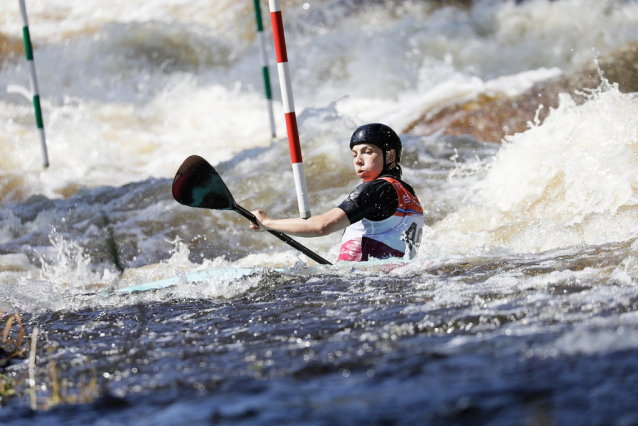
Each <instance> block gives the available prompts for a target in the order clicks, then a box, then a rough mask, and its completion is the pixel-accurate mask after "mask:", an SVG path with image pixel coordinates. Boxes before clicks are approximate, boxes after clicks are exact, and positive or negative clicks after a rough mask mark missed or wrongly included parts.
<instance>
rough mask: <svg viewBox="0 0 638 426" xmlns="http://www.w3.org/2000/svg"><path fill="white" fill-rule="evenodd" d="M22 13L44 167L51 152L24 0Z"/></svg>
mask: <svg viewBox="0 0 638 426" xmlns="http://www.w3.org/2000/svg"><path fill="white" fill-rule="evenodd" d="M20 13H21V14H22V35H23V37H24V53H25V54H26V56H27V62H28V63H29V70H30V71H31V74H30V77H31V94H32V95H33V107H34V108H35V122H36V124H37V125H38V131H39V132H40V142H41V144H42V155H43V157H44V167H45V168H46V167H49V154H48V153H47V143H46V140H45V137H44V123H43V121H42V108H40V92H39V91H38V79H37V77H36V75H35V64H34V63H33V46H32V45H31V36H30V35H29V22H28V21H27V8H26V6H25V5H24V0H20Z"/></svg>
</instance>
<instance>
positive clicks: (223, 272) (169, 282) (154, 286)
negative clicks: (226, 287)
mask: <svg viewBox="0 0 638 426" xmlns="http://www.w3.org/2000/svg"><path fill="white" fill-rule="evenodd" d="M272 270H273V271H277V272H283V271H284V269H283V268H272ZM256 272H257V270H256V269H255V268H224V269H209V270H206V271H199V272H191V273H190V274H185V275H178V276H175V277H170V278H164V279H161V280H158V281H151V282H148V283H143V284H136V285H132V286H128V287H122V288H118V289H116V290H114V291H113V292H112V293H109V294H130V293H134V292H137V291H149V290H159V289H162V288H167V287H173V286H176V285H178V284H196V283H200V282H210V281H213V280H215V281H228V280H234V279H238V278H242V277H245V276H248V275H251V274H254V273H256Z"/></svg>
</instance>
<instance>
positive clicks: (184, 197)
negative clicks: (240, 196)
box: [173, 155, 235, 210]
mask: <svg viewBox="0 0 638 426" xmlns="http://www.w3.org/2000/svg"><path fill="white" fill-rule="evenodd" d="M173 198H175V201H177V202H178V203H180V204H184V205H185V206H190V207H201V208H205V209H214V210H233V206H234V204H235V201H234V200H233V196H232V195H231V193H230V191H229V190H228V188H227V187H226V184H225V183H224V181H223V180H222V178H221V176H219V173H217V170H215V168H214V167H213V166H211V165H210V164H209V163H208V161H206V160H204V159H203V158H202V157H200V156H199V155H191V156H190V157H188V158H187V159H186V160H184V163H182V165H181V166H180V168H179V170H177V173H176V174H175V179H173Z"/></svg>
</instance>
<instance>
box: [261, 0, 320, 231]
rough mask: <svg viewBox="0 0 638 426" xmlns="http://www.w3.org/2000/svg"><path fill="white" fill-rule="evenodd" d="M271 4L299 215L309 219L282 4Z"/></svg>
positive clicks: (270, 2) (271, 0) (277, 0)
mask: <svg viewBox="0 0 638 426" xmlns="http://www.w3.org/2000/svg"><path fill="white" fill-rule="evenodd" d="M269 6H270V20H271V22H272V32H273V38H274V39H275V52H276V53H277V71H278V73H279V85H280V86H281V100H282V101H283V104H284V115H285V117H286V129H287V130H288V144H289V146H290V159H291V160H292V172H293V174H294V177H295V188H296V190H297V202H298V203H299V215H300V216H301V218H302V219H308V218H309V217H310V203H309V202H308V188H307V187H306V176H305V174H304V169H303V161H302V159H301V147H300V146H299V131H298V130H297V116H296V115H295V103H294V100H293V97H292V84H291V82H290V69H289V68H288V53H287V52H286V39H285V38H284V24H283V21H282V18H281V6H280V4H279V0H269Z"/></svg>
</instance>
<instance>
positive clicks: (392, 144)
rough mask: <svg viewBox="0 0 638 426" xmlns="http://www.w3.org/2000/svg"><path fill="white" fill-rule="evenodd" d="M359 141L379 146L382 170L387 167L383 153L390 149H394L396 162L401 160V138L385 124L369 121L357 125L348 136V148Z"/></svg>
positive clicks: (359, 142)
mask: <svg viewBox="0 0 638 426" xmlns="http://www.w3.org/2000/svg"><path fill="white" fill-rule="evenodd" d="M361 143H368V144H370V145H375V146H377V147H379V148H381V151H383V169H384V170H385V169H386V167H387V165H386V164H385V155H386V153H387V152H388V151H390V150H391V149H394V152H395V153H396V156H397V157H396V162H397V164H399V162H400V161H401V149H402V145H401V139H399V137H398V136H397V134H396V133H395V132H394V130H392V129H391V128H389V127H388V126H386V125H385V124H380V123H371V124H364V125H363V126H360V127H358V128H357V130H355V131H354V133H353V134H352V137H351V138H350V149H352V147H353V146H355V145H358V144H361Z"/></svg>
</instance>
